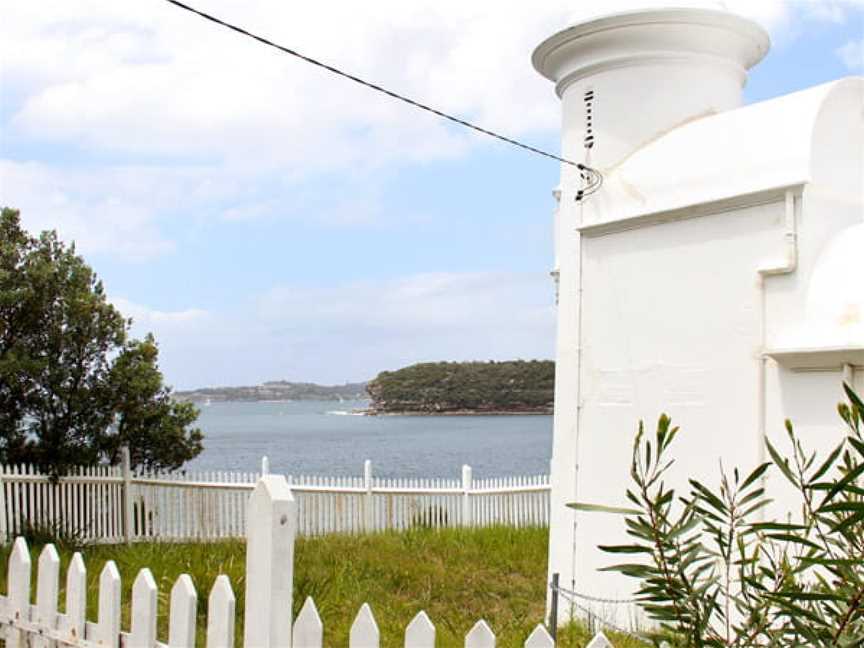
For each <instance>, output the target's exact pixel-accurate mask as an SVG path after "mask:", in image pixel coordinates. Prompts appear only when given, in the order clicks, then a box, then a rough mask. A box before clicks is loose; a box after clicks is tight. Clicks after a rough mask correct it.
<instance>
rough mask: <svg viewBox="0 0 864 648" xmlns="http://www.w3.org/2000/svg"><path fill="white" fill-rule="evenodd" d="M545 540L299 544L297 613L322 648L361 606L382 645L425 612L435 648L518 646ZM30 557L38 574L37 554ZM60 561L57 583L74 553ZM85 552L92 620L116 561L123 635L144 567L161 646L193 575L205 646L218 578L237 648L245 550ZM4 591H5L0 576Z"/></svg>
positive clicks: (580, 638)
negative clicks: (222, 580)
mask: <svg viewBox="0 0 864 648" xmlns="http://www.w3.org/2000/svg"><path fill="white" fill-rule="evenodd" d="M547 541H548V532H547V530H546V529H540V528H524V529H513V528H509V527H494V528H487V529H480V530H463V529H446V530H438V531H434V530H429V529H415V530H411V531H406V532H387V533H378V534H370V535H362V536H348V535H330V536H325V537H322V538H310V539H298V541H297V545H296V550H295V553H296V555H295V572H294V613H295V615H296V614H297V612H298V611H299V609H300V606H301V605H302V604H303V601H304V600H305V598H306V597H307V596H312V597H313V598H314V599H315V603H316V605H317V606H318V610H319V612H320V614H321V617H322V619H323V620H324V633H325V634H324V641H325V645H327V646H331V647H333V648H343V647H345V646H347V645H348V632H349V629H350V627H351V623H352V621H353V618H354V615H355V614H356V613H357V610H358V609H359V608H360V605H361V604H362V603H364V602H368V603H369V604H370V605H371V606H372V609H373V611H374V613H375V618H376V620H377V621H378V625H379V627H380V629H381V645H382V646H387V647H389V646H401V645H402V643H403V641H404V639H403V636H404V629H405V626H406V625H407V624H408V622H409V621H410V620H411V619H412V618H413V616H414V615H415V614H416V613H417V612H419V611H420V610H426V612H427V613H428V614H429V616H430V618H431V619H432V621H433V623H435V626H436V628H437V631H438V645H439V646H444V647H449V646H453V647H456V646H459V647H461V646H463V645H464V637H465V634H466V633H467V632H468V630H469V629H470V628H471V626H472V625H473V624H474V623H475V622H476V621H477V620H478V619H480V618H485V619H486V620H487V621H488V622H489V624H490V625H491V627H492V628H493V630H494V631H495V633H496V635H497V637H498V645H499V646H503V647H508V646H521V645H522V642H523V641H524V639H525V637H527V636H528V634H529V633H530V631H531V630H532V628H533V627H534V625H536V624H537V623H538V622H540V621H541V620H542V619H543V614H544V608H545V599H546V586H545V580H546V548H547ZM31 549H32V551H33V555H34V561H33V563H34V570H35V564H36V559H37V557H38V551H39V547H38V546H34V547H32V548H31ZM8 551H9V549H8V547H6V548H3V549H2V552H0V553H2V560H3V562H4V564H5V561H6V559H7V556H8ZM60 552H61V560H62V565H61V582H62V579H63V577H64V575H65V570H66V566H67V565H68V562H69V559H70V557H71V550H69V549H63V548H61V549H60ZM83 553H84V558H85V562H86V564H87V568H88V573H87V578H88V606H89V608H88V609H89V613H88V617H90V618H95V613H96V607H95V606H96V601H97V595H98V579H99V572H100V570H101V569H102V566H103V565H104V564H105V561H106V560H108V559H113V560H114V561H115V562H116V563H117V567H118V568H119V570H120V574H121V576H122V579H123V601H124V610H123V614H124V617H123V627H124V628H128V624H129V613H130V609H129V601H130V591H131V588H132V582H133V580H134V578H135V576H136V574H137V573H138V570H139V569H141V568H142V567H149V568H150V570H151V571H152V572H153V577H154V578H155V580H156V583H157V585H158V586H159V636H160V638H162V639H163V640H164V638H166V637H167V633H168V629H167V613H168V601H169V597H170V591H171V586H172V585H173V584H174V581H175V580H176V578H177V576H179V575H180V574H183V573H187V574H189V575H190V576H191V577H192V580H193V582H194V583H195V587H196V589H197V590H198V594H199V606H198V645H199V646H203V645H204V636H205V628H206V597H207V595H208V594H209V590H210V588H211V587H212V585H213V581H214V579H215V578H216V576H218V575H219V574H227V575H228V577H229V578H230V579H231V584H232V586H233V587H234V593H235V595H236V597H237V610H238V624H237V644H236V645H237V646H240V645H242V640H241V638H242V634H243V628H242V610H243V592H244V588H245V573H244V572H245V544H244V543H243V542H239V541H236V542H235V541H229V542H215V543H208V544H203V543H194V544H168V543H141V544H135V545H132V546H130V547H125V546H90V547H87V548H85V549H84V550H83ZM34 577H35V573H34ZM34 583H35V580H34ZM0 585H2V588H3V589H2V591H4V592H5V591H6V589H5V587H6V570H5V569H2V578H0ZM61 608H62V596H61ZM612 636H614V635H612ZM589 639H590V637H589V636H588V633H587V631H586V630H585V629H584V628H583V627H581V626H579V625H572V626H570V627H568V628H566V629H564V630H563V631H562V633H561V635H560V636H559V646H562V647H573V648H582V647H583V646H585V645H586V644H587V642H588V640H589ZM613 641H614V642H615V645H616V648H628V647H630V646H641V645H642V644H641V643H639V642H637V641H635V640H633V639H630V638H626V637H616V638H615V639H613Z"/></svg>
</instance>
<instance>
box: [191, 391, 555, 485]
mask: <svg viewBox="0 0 864 648" xmlns="http://www.w3.org/2000/svg"><path fill="white" fill-rule="evenodd" d="M365 406H366V403H365V402H362V401H358V402H349V401H346V402H343V403H339V402H331V401H327V402H323V401H297V402H269V403H212V404H211V405H202V406H200V409H201V416H200V417H199V419H198V425H199V427H200V428H201V429H202V430H203V432H204V448H205V449H204V452H203V453H202V454H201V455H200V456H199V457H198V458H197V459H196V460H195V461H194V462H192V463H191V464H189V468H190V469H191V470H238V471H250V472H252V471H256V470H258V467H259V466H260V462H261V457H262V456H263V455H267V456H268V457H269V459H270V469H271V471H272V472H280V473H290V474H294V475H301V474H319V475H361V474H363V461H364V459H371V460H372V464H373V471H374V474H375V475H376V476H380V477H450V478H458V477H459V476H460V475H461V466H462V464H466V463H467V464H469V465H471V466H472V468H473V470H474V477H475V478H477V479H480V478H485V477H496V476H502V475H536V474H545V473H547V472H548V471H549V459H550V457H551V456H552V417H551V416H440V417H439V416H351V415H347V413H348V412H350V411H351V410H352V409H355V408H362V407H365Z"/></svg>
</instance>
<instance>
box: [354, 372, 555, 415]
mask: <svg viewBox="0 0 864 648" xmlns="http://www.w3.org/2000/svg"><path fill="white" fill-rule="evenodd" d="M366 391H367V392H368V394H369V398H370V399H371V403H370V405H369V408H368V409H367V410H366V413H367V414H371V415H437V416H442V415H451V416H454V415H493V414H502V415H503V414H508V415H512V414H551V413H552V409H553V401H554V393H555V363H554V362H553V361H551V360H530V361H525V360H512V361H506V362H495V361H491V362H425V363H420V364H415V365H411V366H410V367H405V368H403V369H399V370H397V371H383V372H381V373H380V374H378V376H377V377H376V378H375V379H374V380H371V381H370V382H369V383H368V384H367V385H366Z"/></svg>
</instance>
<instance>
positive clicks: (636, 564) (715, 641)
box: [576, 386, 864, 648]
mask: <svg viewBox="0 0 864 648" xmlns="http://www.w3.org/2000/svg"><path fill="white" fill-rule="evenodd" d="M845 389H846V394H847V396H848V399H849V404H845V403H844V404H841V405H840V407H839V411H840V415H841V417H842V418H843V421H844V422H845V424H846V427H847V433H846V435H845V436H844V438H843V440H842V441H841V442H840V443H839V444H838V445H837V446H836V447H835V448H834V449H833V450H832V451H831V452H830V453H829V454H828V456H827V457H825V458H817V456H816V454H815V453H808V452H807V451H805V449H804V447H803V446H802V444H801V442H800V440H799V439H798V437H797V436H796V434H795V432H794V429H793V427H792V425H791V423H789V422H788V421H787V423H786V430H787V433H788V439H789V444H790V451H789V454H788V456H785V455H784V454H783V453H782V452H781V451H780V450H778V448H776V447H775V446H774V445H772V444H770V443H768V451H769V453H770V456H771V461H770V462H768V463H765V464H762V465H760V466H757V467H756V468H755V470H753V471H752V472H751V473H749V474H748V475H745V476H742V475H740V474H739V473H738V471H737V470H735V471H733V473H732V474H731V475H729V474H726V472H725V471H721V479H720V484H719V487H718V488H716V489H711V488H709V487H707V486H706V485H705V484H703V483H701V482H699V481H696V480H690V482H689V484H690V488H689V493H688V494H687V495H686V496H684V497H676V492H675V490H674V489H672V488H670V487H668V486H667V484H666V481H665V479H666V477H667V476H668V475H667V472H668V470H669V467H670V466H671V465H672V463H673V462H672V460H671V459H669V458H668V456H669V449H670V446H671V444H672V442H673V440H674V438H675V436H676V434H677V433H678V428H674V427H672V425H671V422H670V420H669V418H668V417H666V416H662V417H661V418H660V421H659V423H658V425H657V431H656V433H655V435H654V439H653V440H651V439H645V435H644V431H643V428H642V425H641V424H640V427H639V433H638V434H637V437H636V442H635V444H634V450H633V462H632V465H631V472H630V475H631V478H632V482H633V487H632V488H631V489H629V490H628V491H627V498H628V500H629V501H630V502H631V504H632V505H633V506H634V507H635V508H634V509H632V510H630V511H628V513H627V517H626V526H627V533H628V535H629V536H631V538H632V540H631V541H630V542H629V543H628V544H621V545H613V546H605V547H601V549H603V550H604V551H607V552H610V553H614V554H627V555H632V556H634V557H635V558H636V559H637V560H634V561H632V562H627V563H622V564H617V565H614V566H611V567H609V568H607V569H608V570H611V571H617V572H620V573H622V574H625V575H627V576H631V577H633V578H636V579H638V580H639V582H640V585H639V590H638V596H639V599H640V605H641V607H642V608H643V609H644V610H645V611H646V612H647V614H648V615H649V616H650V617H651V618H653V619H654V620H655V621H656V622H658V623H659V626H660V628H661V631H660V632H659V633H657V634H655V635H654V636H655V638H657V639H658V640H659V639H660V638H661V637H662V638H665V639H666V640H667V641H670V642H671V643H672V644H673V645H679V646H741V647H742V648H743V647H745V646H861V645H864V438H862V434H864V403H862V402H861V399H860V398H859V397H858V396H857V395H856V394H855V393H854V392H853V391H852V389H851V388H849V387H848V386H846V388H845ZM768 470H776V471H778V472H779V473H780V474H782V476H783V477H784V478H785V480H786V481H788V483H789V484H791V485H792V487H794V489H795V492H797V494H798V496H799V497H800V503H801V510H802V513H801V516H800V519H795V520H794V521H793V520H791V519H790V520H788V521H774V522H764V521H761V520H760V516H759V514H758V512H759V511H760V510H761V509H763V508H764V507H765V506H766V504H767V503H768V501H769V500H768V499H767V498H766V495H765V491H764V488H763V486H762V479H761V478H762V477H763V475H764V474H765V473H766V471H768ZM576 507H577V508H580V505H576ZM585 508H590V507H585Z"/></svg>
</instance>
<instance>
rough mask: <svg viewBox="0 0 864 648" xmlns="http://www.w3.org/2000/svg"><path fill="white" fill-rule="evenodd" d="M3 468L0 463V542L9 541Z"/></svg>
mask: <svg viewBox="0 0 864 648" xmlns="http://www.w3.org/2000/svg"><path fill="white" fill-rule="evenodd" d="M4 474H5V469H4V467H3V466H2V465H0V544H6V543H7V542H9V540H10V537H9V528H8V523H7V518H6V486H5V485H4V484H3V475H4Z"/></svg>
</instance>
